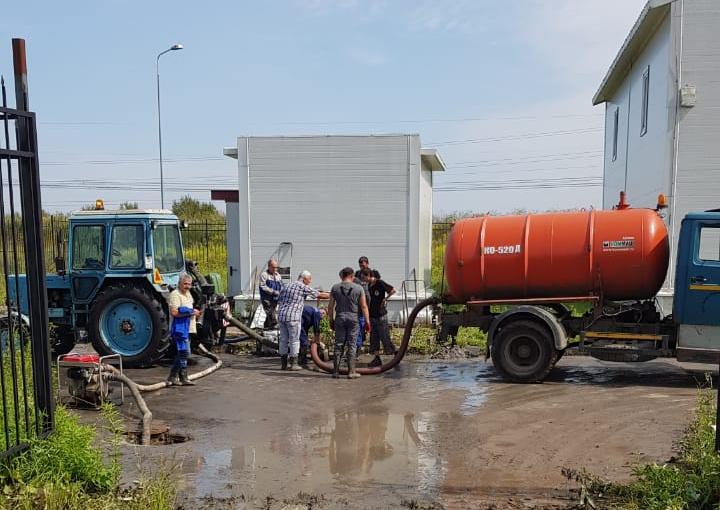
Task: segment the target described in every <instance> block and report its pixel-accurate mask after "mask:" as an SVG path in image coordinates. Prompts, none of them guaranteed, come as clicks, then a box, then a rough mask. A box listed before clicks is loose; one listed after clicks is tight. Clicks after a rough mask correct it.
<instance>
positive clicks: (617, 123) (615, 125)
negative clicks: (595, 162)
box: [612, 106, 620, 161]
mask: <svg viewBox="0 0 720 510" xmlns="http://www.w3.org/2000/svg"><path fill="white" fill-rule="evenodd" d="M619 128H620V107H619V106H618V107H617V108H615V114H614V115H613V142H612V160H613V161H615V160H616V159H617V150H618V129H619Z"/></svg>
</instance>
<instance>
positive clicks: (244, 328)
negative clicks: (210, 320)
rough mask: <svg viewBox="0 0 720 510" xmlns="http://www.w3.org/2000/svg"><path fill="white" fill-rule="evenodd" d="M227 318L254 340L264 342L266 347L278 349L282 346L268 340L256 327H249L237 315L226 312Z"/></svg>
mask: <svg viewBox="0 0 720 510" xmlns="http://www.w3.org/2000/svg"><path fill="white" fill-rule="evenodd" d="M225 320H226V321H228V322H229V323H230V324H232V325H233V326H235V327H236V328H238V329H239V330H240V331H242V332H243V333H245V334H246V335H247V336H249V337H250V338H252V339H253V340H257V341H258V342H260V343H261V344H263V345H264V346H265V347H269V348H270V349H274V350H276V351H277V350H278V349H279V348H280V346H279V345H278V344H277V342H273V341H272V340H268V339H267V338H265V337H264V336H262V335H261V334H260V333H258V332H257V331H255V330H254V329H252V328H249V327H247V326H246V325H245V324H243V323H242V322H240V321H239V320H237V319H236V318H235V317H233V316H232V315H230V314H229V313H228V314H225Z"/></svg>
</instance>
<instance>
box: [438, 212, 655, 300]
mask: <svg viewBox="0 0 720 510" xmlns="http://www.w3.org/2000/svg"><path fill="white" fill-rule="evenodd" d="M668 259H669V244H668V233H667V228H666V227H665V223H664V222H663V220H662V218H660V216H659V215H658V214H657V212H655V211H653V210H651V209H622V210H613V211H580V212H571V213H552V214H529V215H525V216H486V217H483V218H468V219H464V220H460V221H458V222H457V223H455V225H454V226H453V228H452V230H451V231H450V234H449V236H448V240H447V247H446V250H445V278H446V279H447V283H448V286H449V294H450V297H451V301H455V302H465V301H473V300H514V299H543V298H545V299H553V298H564V297H567V298H580V297H585V296H598V297H602V298H603V299H608V300H612V301H621V300H633V299H647V298H650V297H652V296H654V295H655V294H656V293H657V291H658V290H659V289H660V286H661V285H662V283H663V281H664V280H665V273H666V272H667V267H668Z"/></svg>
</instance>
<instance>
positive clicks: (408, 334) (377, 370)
mask: <svg viewBox="0 0 720 510" xmlns="http://www.w3.org/2000/svg"><path fill="white" fill-rule="evenodd" d="M439 302H440V298H438V297H430V298H427V299H423V300H422V301H420V302H419V303H418V304H417V305H415V308H413V309H412V312H410V315H409V316H408V319H407V322H406V323H405V331H404V333H403V339H402V342H400V347H399V348H398V350H397V352H396V353H395V356H394V357H393V358H392V359H391V360H390V361H388V362H387V363H384V364H382V365H381V366H379V367H359V368H357V369H356V371H357V373H358V374H361V375H375V374H381V373H383V372H387V371H388V370H390V369H391V368H395V367H396V366H397V365H398V364H399V363H400V362H401V361H402V359H403V358H404V357H405V354H406V353H407V349H408V345H409V344H410V338H412V332H413V327H414V326H415V319H416V318H417V316H418V314H419V313H420V312H421V311H422V309H423V308H426V307H428V306H431V305H436V304H438V303H439ZM317 348H318V347H317V343H315V342H313V343H312V344H311V345H310V356H312V360H313V362H314V363H315V364H316V365H317V366H318V368H320V369H321V370H324V371H325V372H332V371H333V365H332V363H328V362H326V361H323V360H321V359H320V356H319V355H318V352H317ZM340 373H341V374H347V369H344V368H343V369H340Z"/></svg>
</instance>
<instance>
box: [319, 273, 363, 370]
mask: <svg viewBox="0 0 720 510" xmlns="http://www.w3.org/2000/svg"><path fill="white" fill-rule="evenodd" d="M340 279H341V280H342V281H341V282H340V283H336V284H335V285H333V287H332V290H331V291H330V302H329V303H328V320H329V321H330V327H331V328H333V329H334V330H335V360H334V366H333V377H335V378H337V377H338V375H339V371H340V360H341V359H342V356H343V351H344V350H345V349H346V348H347V364H348V379H356V378H357V377H360V374H358V373H357V372H356V371H355V360H356V356H355V349H356V337H357V332H358V328H359V321H358V313H361V314H362V316H363V318H364V319H365V330H366V331H368V332H369V331H370V317H369V314H368V307H367V302H366V301H365V292H364V291H363V288H362V287H361V286H360V285H358V284H356V283H354V282H353V280H354V271H353V269H352V268H351V267H345V268H343V269H342V270H341V271H340Z"/></svg>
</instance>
